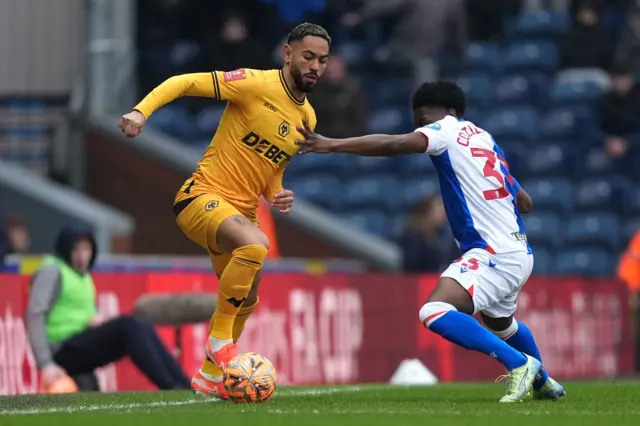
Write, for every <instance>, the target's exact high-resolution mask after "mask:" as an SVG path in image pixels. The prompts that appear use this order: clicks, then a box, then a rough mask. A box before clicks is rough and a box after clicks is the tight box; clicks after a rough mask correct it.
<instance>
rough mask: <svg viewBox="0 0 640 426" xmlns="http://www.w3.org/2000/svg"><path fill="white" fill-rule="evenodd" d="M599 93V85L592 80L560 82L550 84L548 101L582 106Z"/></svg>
mask: <svg viewBox="0 0 640 426" xmlns="http://www.w3.org/2000/svg"><path fill="white" fill-rule="evenodd" d="M601 95H602V91H601V90H600V87H598V85H597V84H595V83H592V82H586V81H585V82H582V81H574V82H561V83H554V84H553V85H552V86H551V89H550V91H549V101H550V102H551V104H552V105H554V106H573V105H580V106H583V105H588V104H593V103H594V102H595V101H597V100H598V99H600V97H601Z"/></svg>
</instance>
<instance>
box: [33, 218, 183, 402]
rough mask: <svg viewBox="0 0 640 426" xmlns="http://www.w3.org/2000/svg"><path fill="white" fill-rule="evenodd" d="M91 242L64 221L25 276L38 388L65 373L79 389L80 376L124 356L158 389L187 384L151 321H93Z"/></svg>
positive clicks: (82, 231) (93, 253) (87, 232)
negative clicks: (51, 246)
mask: <svg viewBox="0 0 640 426" xmlns="http://www.w3.org/2000/svg"><path fill="white" fill-rule="evenodd" d="M96 255H97V247H96V242H95V239H94V236H93V234H92V233H91V231H90V230H87V229H83V228H77V227H74V226H68V227H65V228H63V229H62V230H61V232H60V235H59V236H58V239H57V242H56V246H55V253H54V254H53V255H52V256H49V257H48V258H47V259H46V260H45V262H44V264H43V266H42V267H41V268H40V269H39V270H38V271H37V272H36V274H35V275H34V276H33V279H32V281H31V287H30V291H29V302H28V306H27V312H26V315H25V317H26V322H27V330H28V334H29V341H30V343H31V348H32V349H33V354H34V356H35V358H36V363H37V365H38V368H39V369H40V370H41V372H42V385H43V387H44V388H47V387H50V386H52V385H53V384H54V383H56V382H57V381H60V380H65V379H66V378H67V377H68V376H67V375H69V376H70V377H71V378H73V379H74V380H75V381H76V383H77V384H78V387H79V388H80V389H81V390H98V389H95V387H93V386H94V385H95V381H93V383H92V384H91V383H90V386H92V387H93V388H91V387H90V388H87V387H85V386H87V383H86V382H84V381H82V380H80V379H81V377H83V376H84V377H86V376H87V375H93V371H94V370H95V369H96V368H98V367H102V366H104V365H107V364H109V363H112V362H114V361H117V360H119V359H121V358H123V357H125V356H130V357H131V360H132V361H133V363H134V364H135V365H136V366H137V367H138V368H139V369H140V370H141V371H142V372H143V373H144V374H145V375H146V376H147V378H148V379H149V380H150V381H151V382H153V383H154V384H155V385H156V386H158V388H160V389H188V388H189V387H190V383H189V380H188V379H187V377H186V376H185V375H184V372H183V371H182V369H181V367H180V365H179V364H178V362H177V361H176V359H175V358H174V357H173V356H172V355H171V354H170V353H169V352H168V351H167V349H166V348H165V346H164V345H163V344H162V342H161V341H160V339H159V338H158V336H157V335H156V332H155V330H154V328H153V326H152V325H151V324H149V323H147V322H145V321H143V320H141V319H139V318H137V317H134V316H122V317H118V318H115V319H113V320H110V321H107V322H104V323H102V324H98V323H97V319H96V314H97V312H96V290H95V286H94V284H93V280H92V278H91V274H90V272H89V271H90V270H91V268H92V266H93V264H94V262H95V259H96Z"/></svg>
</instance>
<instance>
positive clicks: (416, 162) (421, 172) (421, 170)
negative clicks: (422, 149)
mask: <svg viewBox="0 0 640 426" xmlns="http://www.w3.org/2000/svg"><path fill="white" fill-rule="evenodd" d="M397 167H398V173H399V174H402V175H403V176H407V177H417V176H420V177H422V176H427V175H432V176H435V175H436V174H437V171H436V168H435V166H434V165H433V162H432V161H431V158H430V156H429V155H427V154H424V155H403V156H401V157H398V163H397Z"/></svg>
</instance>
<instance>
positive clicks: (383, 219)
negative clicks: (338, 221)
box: [344, 210, 393, 238]
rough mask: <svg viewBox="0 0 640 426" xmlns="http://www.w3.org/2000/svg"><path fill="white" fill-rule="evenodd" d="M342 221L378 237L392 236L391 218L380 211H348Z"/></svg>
mask: <svg viewBox="0 0 640 426" xmlns="http://www.w3.org/2000/svg"><path fill="white" fill-rule="evenodd" d="M344 219H345V220H346V221H347V222H349V223H351V224H352V225H354V226H356V227H358V228H361V229H363V230H367V231H369V232H371V233H373V234H376V235H378V236H380V237H384V238H387V237H390V236H391V235H392V230H393V229H392V227H391V226H390V225H391V218H390V217H389V216H387V215H386V214H385V213H384V211H381V210H361V211H350V212H347V213H346V214H345V215H344Z"/></svg>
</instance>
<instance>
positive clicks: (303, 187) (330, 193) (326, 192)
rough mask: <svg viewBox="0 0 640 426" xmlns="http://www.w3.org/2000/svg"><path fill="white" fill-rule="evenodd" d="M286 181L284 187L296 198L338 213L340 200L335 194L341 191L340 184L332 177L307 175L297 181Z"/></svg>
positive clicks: (337, 179) (340, 205)
mask: <svg viewBox="0 0 640 426" xmlns="http://www.w3.org/2000/svg"><path fill="white" fill-rule="evenodd" d="M285 179H286V181H287V182H286V183H285V187H286V188H289V189H291V190H292V191H293V192H294V193H295V194H296V197H297V198H299V199H301V200H305V201H309V202H310V203H313V204H316V205H317V206H319V207H322V208H325V209H327V210H330V211H332V212H334V213H335V212H338V211H340V209H341V207H342V198H341V197H340V196H337V195H336V194H340V193H341V191H342V186H343V184H342V182H341V181H340V179H339V178H337V177H335V176H333V175H327V174H324V175H321V174H318V175H309V176H304V177H300V178H297V179H287V178H285Z"/></svg>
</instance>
